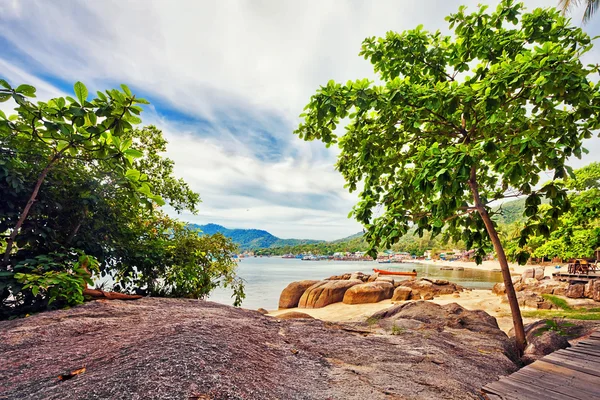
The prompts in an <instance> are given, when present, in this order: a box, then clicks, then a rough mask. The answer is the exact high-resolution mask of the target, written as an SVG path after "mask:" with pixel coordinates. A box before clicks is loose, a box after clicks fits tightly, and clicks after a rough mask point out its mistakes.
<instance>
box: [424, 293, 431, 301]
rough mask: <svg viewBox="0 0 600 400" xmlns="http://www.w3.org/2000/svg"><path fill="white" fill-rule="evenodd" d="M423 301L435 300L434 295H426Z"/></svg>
mask: <svg viewBox="0 0 600 400" xmlns="http://www.w3.org/2000/svg"><path fill="white" fill-rule="evenodd" d="M423 300H433V294H431V292H428V293H425V294H424V295H423Z"/></svg>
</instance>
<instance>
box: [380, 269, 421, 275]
mask: <svg viewBox="0 0 600 400" xmlns="http://www.w3.org/2000/svg"><path fill="white" fill-rule="evenodd" d="M373 271H374V272H377V273H378V274H379V275H400V276H417V273H416V272H411V271H388V270H385V269H377V268H373Z"/></svg>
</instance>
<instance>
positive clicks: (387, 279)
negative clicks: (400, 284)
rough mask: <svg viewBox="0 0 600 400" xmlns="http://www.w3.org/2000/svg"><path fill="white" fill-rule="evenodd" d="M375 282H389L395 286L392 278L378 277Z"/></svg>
mask: <svg viewBox="0 0 600 400" xmlns="http://www.w3.org/2000/svg"><path fill="white" fill-rule="evenodd" d="M375 282H388V283H391V284H392V285H393V284H394V282H395V281H394V278H393V277H391V276H378V277H377V279H375Z"/></svg>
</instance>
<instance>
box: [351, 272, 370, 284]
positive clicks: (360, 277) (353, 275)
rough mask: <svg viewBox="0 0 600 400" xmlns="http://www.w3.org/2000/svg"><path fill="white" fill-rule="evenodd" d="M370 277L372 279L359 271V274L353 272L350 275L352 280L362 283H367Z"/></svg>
mask: <svg viewBox="0 0 600 400" xmlns="http://www.w3.org/2000/svg"><path fill="white" fill-rule="evenodd" d="M369 277H370V276H369V275H366V274H363V273H362V272H360V271H357V272H353V273H352V274H351V275H350V280H354V279H360V280H361V281H363V282H366V281H367V280H368V279H369Z"/></svg>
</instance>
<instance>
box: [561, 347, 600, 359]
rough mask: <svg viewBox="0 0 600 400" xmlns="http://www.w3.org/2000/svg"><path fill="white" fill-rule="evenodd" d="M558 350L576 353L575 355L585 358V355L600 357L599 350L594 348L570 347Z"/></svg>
mask: <svg viewBox="0 0 600 400" xmlns="http://www.w3.org/2000/svg"><path fill="white" fill-rule="evenodd" d="M558 352H563V353H568V354H574V355H577V356H579V357H583V358H587V357H595V358H600V350H594V349H589V350H588V349H585V348H582V347H571V348H570V349H564V350H559V351H558ZM561 354H562V353H561ZM592 359H594V358H592Z"/></svg>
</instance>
